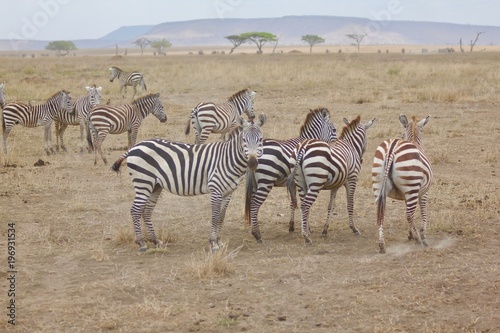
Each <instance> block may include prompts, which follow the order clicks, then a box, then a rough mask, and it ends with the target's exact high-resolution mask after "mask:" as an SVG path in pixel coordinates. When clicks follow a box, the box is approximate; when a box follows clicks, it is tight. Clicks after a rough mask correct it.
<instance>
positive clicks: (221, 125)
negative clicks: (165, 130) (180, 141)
mask: <svg viewBox="0 0 500 333" xmlns="http://www.w3.org/2000/svg"><path fill="white" fill-rule="evenodd" d="M255 94H256V92H255V91H250V90H248V89H243V90H241V91H239V92H237V93H236V94H234V95H232V96H231V97H229V99H228V100H227V101H225V102H224V103H222V104H214V103H211V102H203V103H199V104H198V105H196V107H195V108H194V109H193V110H192V111H191V114H190V115H189V120H188V122H187V126H186V131H185V133H186V135H188V134H189V128H190V127H191V126H193V130H194V134H195V141H194V143H195V144H199V143H205V141H207V139H208V136H209V135H210V133H221V139H222V140H224V136H225V134H226V133H228V132H229V131H230V130H231V127H232V126H233V125H235V124H236V123H237V122H238V118H239V117H240V116H241V115H242V113H243V112H244V113H246V114H247V116H248V118H249V119H253V118H254V117H255V114H254V112H253V99H254V96H255Z"/></svg>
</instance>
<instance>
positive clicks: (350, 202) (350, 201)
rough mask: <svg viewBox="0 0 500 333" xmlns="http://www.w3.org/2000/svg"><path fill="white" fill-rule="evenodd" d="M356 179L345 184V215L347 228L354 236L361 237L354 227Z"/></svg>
mask: <svg viewBox="0 0 500 333" xmlns="http://www.w3.org/2000/svg"><path fill="white" fill-rule="evenodd" d="M356 182H357V178H355V179H352V180H348V181H347V184H346V196H347V213H348V215H349V227H350V228H351V230H352V232H353V233H354V234H355V235H361V232H360V231H359V230H358V228H356V226H355V225H354V192H355V191H356Z"/></svg>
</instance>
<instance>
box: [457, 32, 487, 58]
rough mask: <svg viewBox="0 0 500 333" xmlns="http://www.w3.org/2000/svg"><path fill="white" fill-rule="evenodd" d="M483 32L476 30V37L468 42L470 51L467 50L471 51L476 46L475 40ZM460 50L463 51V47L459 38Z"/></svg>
mask: <svg viewBox="0 0 500 333" xmlns="http://www.w3.org/2000/svg"><path fill="white" fill-rule="evenodd" d="M484 33H485V31H481V32H478V33H477V34H476V39H474V40H473V41H472V40H471V41H470V44H469V45H470V51H469V52H472V50H473V49H474V46H476V43H477V40H478V39H479V36H480V35H482V34H484ZM460 51H461V52H462V53H464V48H463V46H462V38H460Z"/></svg>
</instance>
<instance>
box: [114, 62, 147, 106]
mask: <svg viewBox="0 0 500 333" xmlns="http://www.w3.org/2000/svg"><path fill="white" fill-rule="evenodd" d="M114 79H118V81H120V94H122V91H123V90H124V89H125V91H124V93H123V94H122V97H125V94H126V93H127V86H132V87H133V88H134V95H133V96H132V98H135V95H136V94H137V85H140V86H141V88H142V90H143V91H145V90H148V89H147V87H146V82H145V81H144V74H143V73H140V72H138V71H133V72H124V71H122V70H121V69H120V68H118V67H116V66H113V67H110V68H109V81H110V82H113V80H114Z"/></svg>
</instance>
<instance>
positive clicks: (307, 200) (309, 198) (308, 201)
mask: <svg viewBox="0 0 500 333" xmlns="http://www.w3.org/2000/svg"><path fill="white" fill-rule="evenodd" d="M318 194H319V192H318V191H315V192H313V191H311V188H309V190H308V191H307V193H306V195H305V196H304V197H303V198H302V201H301V204H300V208H301V210H302V236H303V237H304V241H305V243H306V245H312V240H311V230H310V229H309V227H308V224H307V221H308V219H309V210H310V209H311V206H312V205H313V203H314V202H315V201H316V198H317V197H318Z"/></svg>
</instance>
